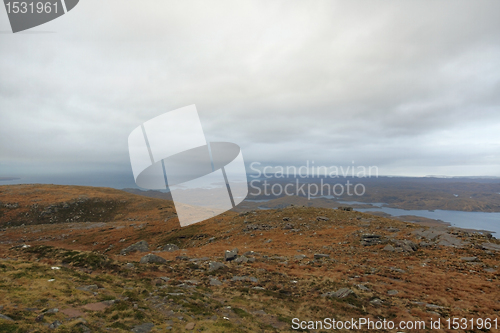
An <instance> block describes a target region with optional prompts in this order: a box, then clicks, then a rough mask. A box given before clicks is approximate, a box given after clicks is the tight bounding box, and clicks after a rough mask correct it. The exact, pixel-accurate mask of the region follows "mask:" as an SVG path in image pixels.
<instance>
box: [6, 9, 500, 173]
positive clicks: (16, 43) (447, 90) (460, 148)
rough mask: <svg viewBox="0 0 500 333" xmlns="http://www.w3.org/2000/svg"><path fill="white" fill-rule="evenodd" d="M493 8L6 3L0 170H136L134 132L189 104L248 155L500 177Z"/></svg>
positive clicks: (499, 64)
mask: <svg viewBox="0 0 500 333" xmlns="http://www.w3.org/2000/svg"><path fill="white" fill-rule="evenodd" d="M498 13H500V2H498V1H482V0H479V1H474V2H470V1H433V2H424V1H405V2H401V1H384V2H375V1H324V2H322V1H316V2H301V1H297V2H289V1H288V2H271V3H270V2H266V1H247V2H234V1H215V2H204V1H198V2H197V1H187V2H173V1H172V2H170V1H163V0H161V1H160V0H157V1H148V2H140V1H122V0H109V1H105V2H103V1H97V0H86V1H81V2H80V3H79V5H78V6H77V7H76V8H75V9H74V10H72V11H71V12H70V13H68V14H67V15H65V16H63V17H61V18H60V19H57V20H54V21H53V22H50V23H47V24H45V25H42V26H39V27H37V28H34V29H32V30H30V31H27V32H26V33H18V34H15V35H14V34H9V33H7V32H6V31H8V30H9V29H10V27H9V25H8V20H7V16H6V14H5V11H0V30H2V31H5V33H2V34H0V44H1V47H0V73H1V76H0V176H2V175H4V174H5V176H9V175H15V174H16V173H30V174H36V173H44V172H51V171H57V172H59V171H60V172H66V173H68V172H75V173H78V172H82V171H89V170H92V171H106V172H114V171H116V172H124V173H128V172H130V174H131V170H130V162H129V159H128V150H127V137H128V134H129V133H130V132H131V131H132V130H133V129H134V128H135V127H136V126H138V125H139V124H141V123H143V122H144V121H146V120H148V119H150V118H153V117H155V116H157V115H159V114H161V113H163V112H167V111H170V110H174V109H176V108H179V107H182V106H186V105H190V104H196V106H197V108H198V112H199V114H200V118H201V120H202V123H203V125H204V128H205V133H206V136H207V139H208V140H210V141H229V142H235V143H238V144H239V145H240V146H241V147H242V150H243V153H244V156H245V160H246V162H247V163H251V162H253V161H258V162H261V163H262V164H270V165H304V164H305V163H306V161H307V160H309V161H313V160H314V161H315V163H316V164H318V165H351V163H352V161H355V163H356V164H357V165H377V166H378V167H379V170H380V173H381V174H400V175H427V174H448V175H486V174H488V175H496V176H500V20H498ZM36 32H38V33H36ZM50 32H53V33H50Z"/></svg>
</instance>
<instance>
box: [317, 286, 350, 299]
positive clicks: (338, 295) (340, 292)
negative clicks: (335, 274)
mask: <svg viewBox="0 0 500 333" xmlns="http://www.w3.org/2000/svg"><path fill="white" fill-rule="evenodd" d="M351 294H354V291H352V290H351V289H349V288H341V289H339V290H337V291H336V292H332V291H329V292H326V293H324V294H323V295H321V297H335V298H346V297H347V296H349V295H351Z"/></svg>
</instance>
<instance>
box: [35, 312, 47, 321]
mask: <svg viewBox="0 0 500 333" xmlns="http://www.w3.org/2000/svg"><path fill="white" fill-rule="evenodd" d="M44 317H45V315H44V314H43V313H42V314H39V315H38V316H36V318H35V321H36V322H38V323H39V322H41V321H43V318H44Z"/></svg>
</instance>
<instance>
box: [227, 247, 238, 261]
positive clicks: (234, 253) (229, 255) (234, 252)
mask: <svg viewBox="0 0 500 333" xmlns="http://www.w3.org/2000/svg"><path fill="white" fill-rule="evenodd" d="M237 257H238V249H237V248H235V249H232V250H231V251H227V250H226V253H224V260H225V261H231V260H234V259H236V258H237Z"/></svg>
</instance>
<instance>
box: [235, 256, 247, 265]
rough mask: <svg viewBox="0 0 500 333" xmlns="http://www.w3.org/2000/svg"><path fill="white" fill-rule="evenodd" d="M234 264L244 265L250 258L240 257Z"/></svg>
mask: <svg viewBox="0 0 500 333" xmlns="http://www.w3.org/2000/svg"><path fill="white" fill-rule="evenodd" d="M234 262H235V263H238V264H244V263H246V262H248V258H247V257H245V256H240V257H238V258H236V259H235V260H234Z"/></svg>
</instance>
